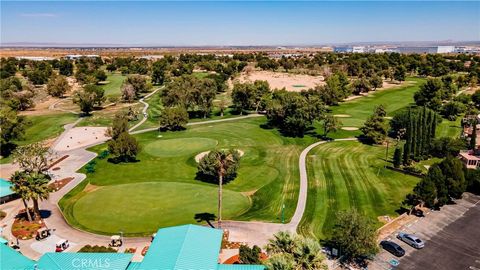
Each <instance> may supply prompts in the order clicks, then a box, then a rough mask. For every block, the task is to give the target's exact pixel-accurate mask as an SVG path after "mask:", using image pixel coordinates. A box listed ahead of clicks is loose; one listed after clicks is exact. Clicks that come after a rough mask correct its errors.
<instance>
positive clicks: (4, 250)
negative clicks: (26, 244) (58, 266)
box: [0, 244, 35, 270]
mask: <svg viewBox="0 0 480 270" xmlns="http://www.w3.org/2000/svg"><path fill="white" fill-rule="evenodd" d="M34 263H35V262H34V261H32V260H30V259H28V258H27V257H25V256H23V255H22V254H21V253H20V252H18V251H16V250H14V249H12V248H11V247H9V246H7V245H5V244H0V269H2V270H30V269H33V265H34Z"/></svg>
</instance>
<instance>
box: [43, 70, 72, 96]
mask: <svg viewBox="0 0 480 270" xmlns="http://www.w3.org/2000/svg"><path fill="white" fill-rule="evenodd" d="M70 89H71V86H70V85H69V84H68V81H67V78H65V76H62V75H60V76H54V77H52V78H50V80H49V81H48V84H47V92H48V94H50V95H52V96H54V97H63V95H64V94H65V93H66V92H68V91H70Z"/></svg>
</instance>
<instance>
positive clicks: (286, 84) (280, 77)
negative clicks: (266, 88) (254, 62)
mask: <svg viewBox="0 0 480 270" xmlns="http://www.w3.org/2000/svg"><path fill="white" fill-rule="evenodd" d="M237 80H238V81H239V82H242V83H244V82H254V81H257V80H260V81H267V82H268V84H270V88H272V89H282V88H285V89H286V90H287V91H295V92H299V91H302V90H307V89H310V88H314V87H315V86H317V85H323V84H324V81H323V77H322V76H310V75H302V74H290V73H284V72H272V71H252V72H248V73H247V72H243V73H242V74H240V76H239V77H238V79H237Z"/></svg>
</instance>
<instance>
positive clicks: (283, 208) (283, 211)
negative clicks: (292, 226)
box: [282, 204, 285, 224]
mask: <svg viewBox="0 0 480 270" xmlns="http://www.w3.org/2000/svg"><path fill="white" fill-rule="evenodd" d="M284 223H285V204H283V205H282V224H284Z"/></svg>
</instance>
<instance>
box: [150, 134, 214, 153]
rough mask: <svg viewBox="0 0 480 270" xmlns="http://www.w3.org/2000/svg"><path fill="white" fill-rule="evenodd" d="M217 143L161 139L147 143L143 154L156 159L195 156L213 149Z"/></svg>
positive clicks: (198, 139)
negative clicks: (145, 153)
mask: <svg viewBox="0 0 480 270" xmlns="http://www.w3.org/2000/svg"><path fill="white" fill-rule="evenodd" d="M217 144H218V142H217V141H216V140H213V139H208V138H179V139H169V140H168V139H163V138H159V139H158V140H157V141H153V142H151V143H148V144H147V145H146V146H145V152H147V153H148V154H150V155H152V156H157V157H179V156H185V155H195V154H198V153H200V152H202V151H207V150H211V149H213V148H215V146H217Z"/></svg>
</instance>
